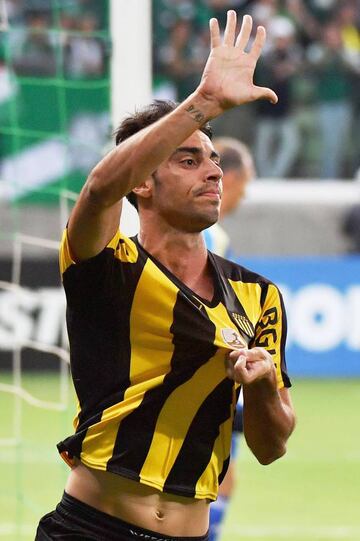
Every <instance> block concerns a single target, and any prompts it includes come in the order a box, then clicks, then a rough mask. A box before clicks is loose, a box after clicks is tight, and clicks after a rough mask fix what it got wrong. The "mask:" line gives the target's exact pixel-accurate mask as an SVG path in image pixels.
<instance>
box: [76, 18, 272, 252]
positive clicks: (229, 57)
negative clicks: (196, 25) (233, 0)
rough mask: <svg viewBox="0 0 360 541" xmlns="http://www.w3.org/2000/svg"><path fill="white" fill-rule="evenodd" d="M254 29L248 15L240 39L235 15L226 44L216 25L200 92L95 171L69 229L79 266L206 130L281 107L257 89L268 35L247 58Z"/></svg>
mask: <svg viewBox="0 0 360 541" xmlns="http://www.w3.org/2000/svg"><path fill="white" fill-rule="evenodd" d="M251 29H252V19H251V17H250V16H249V15H245V17H244V19H243V22H242V26H241V29H240V32H239V35H238V36H236V13H235V12H234V11H229V12H228V17H227V24H226V28H225V33H224V37H223V39H221V37H220V30H219V25H218V22H217V20H216V19H211V21H210V36H211V51H210V55H209V58H208V61H207V63H206V66H205V70H204V73H203V76H202V79H201V82H200V84H199V86H198V88H197V89H196V90H195V91H194V93H193V94H191V95H190V96H189V97H188V98H187V99H186V100H185V101H184V102H183V103H181V104H180V105H179V106H178V107H177V108H176V109H175V110H174V111H173V112H171V113H170V114H168V115H166V116H165V117H163V118H161V119H160V120H158V121H157V122H155V123H154V124H152V125H150V126H148V127H147V128H144V129H143V130H141V131H140V132H138V133H137V134H135V135H133V136H131V137H129V139H127V140H126V141H124V142H122V143H121V144H120V145H119V146H118V147H116V148H115V149H114V150H112V151H111V152H110V153H109V154H107V155H106V156H105V157H104V158H103V159H102V160H101V161H100V162H99V163H98V164H97V165H96V166H95V168H94V169H93V170H92V171H91V173H90V175H89V177H88V179H87V181H86V183H85V185H84V187H83V189H82V191H81V194H80V196H79V199H78V201H77V203H76V205H75V207H74V209H73V212H72V214H71V217H70V220H69V225H68V234H69V242H70V246H71V250H72V255H73V257H74V258H75V259H76V260H83V259H88V258H90V257H92V256H95V255H96V254H98V253H99V252H100V251H101V250H103V248H104V247H105V246H106V245H107V244H108V242H109V241H110V240H111V238H112V237H113V235H114V234H115V232H116V231H117V229H118V227H119V221H120V212H121V199H122V197H124V195H126V194H128V193H129V192H130V191H131V190H133V189H134V188H135V187H137V186H139V185H140V184H142V183H143V182H144V181H146V180H147V179H148V178H149V177H150V176H151V174H152V173H153V172H154V171H155V170H156V168H157V167H158V166H159V165H160V163H161V162H163V161H164V160H166V159H167V158H168V157H169V156H170V155H171V154H172V152H173V151H174V150H175V149H176V148H177V147H178V146H179V145H180V144H181V143H182V142H183V141H184V140H185V139H186V138H187V137H189V136H190V135H191V134H192V133H193V132H194V131H195V130H196V129H197V128H199V127H200V126H201V125H202V124H204V123H205V122H206V121H208V120H211V119H212V118H215V117H217V116H219V115H221V114H222V113H223V112H224V111H225V110H227V109H230V108H232V107H235V106H237V105H241V104H243V103H247V102H251V101H254V100H257V99H260V98H265V99H268V100H270V101H272V102H273V103H276V101H277V96H276V94H275V93H274V92H273V91H272V90H270V89H267V88H262V87H257V86H255V85H254V84H253V75H254V70H255V67H256V62H257V60H258V58H259V56H260V53H261V50H262V47H263V45H264V42H265V29H264V28H263V27H259V28H258V29H257V33H256V37H255V40H254V43H253V45H252V47H251V49H250V51H249V52H248V53H246V52H245V51H244V49H245V47H246V46H247V44H248V41H249V38H250V34H251Z"/></svg>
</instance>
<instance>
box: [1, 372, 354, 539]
mask: <svg viewBox="0 0 360 541" xmlns="http://www.w3.org/2000/svg"><path fill="white" fill-rule="evenodd" d="M4 382H7V383H8V382H9V376H8V375H6V374H4V373H0V383H4ZM359 383H360V382H359V380H351V379H349V380H319V381H315V380H297V381H295V382H294V387H293V390H292V396H293V400H294V404H295V408H296V411H297V416H298V425H297V428H296V431H295V433H294V434H293V436H292V438H291V440H290V442H289V446H288V453H287V455H286V456H285V457H283V458H282V459H281V460H280V461H278V462H276V463H274V464H272V465H270V466H260V465H259V464H257V462H256V460H255V459H254V457H253V456H252V455H251V453H250V452H249V451H248V449H247V448H246V445H245V443H242V446H241V450H240V456H239V459H238V467H237V471H238V485H237V490H236V493H235V495H234V498H233V500H232V502H231V506H230V509H229V512H228V515H227V519H226V523H225V525H224V529H223V536H222V541H237V540H239V541H275V540H276V541H281V540H287V541H289V540H291V541H310V540H311V541H343V540H346V541H359V540H360V432H359V413H358V409H359V404H360V402H359V396H360V386H359ZM23 385H24V387H25V388H26V389H27V390H28V391H29V392H31V393H32V394H33V395H34V396H37V397H39V398H42V399H48V400H56V397H57V396H58V381H57V379H56V378H55V376H54V375H53V374H36V375H24V380H23ZM15 402H16V401H15V399H14V397H13V396H12V395H10V394H8V393H3V392H1V393H0V411H1V423H0V438H5V437H8V436H9V435H10V434H11V431H12V428H13V427H12V418H11V412H12V411H14V407H15ZM21 411H22V421H21V433H22V441H21V443H20V444H19V445H17V446H0V541H30V540H32V539H34V532H35V529H36V524H37V522H38V519H39V518H40V516H41V515H42V514H44V513H46V512H47V511H49V510H51V509H52V508H53V507H54V505H55V504H56V503H57V501H58V500H59V498H60V497H61V493H62V491H63V486H64V481H65V479H66V475H67V471H68V469H67V466H66V465H65V464H63V462H62V460H61V459H59V458H58V455H57V451H56V448H55V444H56V443H57V442H58V441H59V440H60V439H61V438H63V437H64V436H65V435H68V434H69V433H70V432H71V420H72V413H73V406H72V404H71V405H70V407H69V408H68V409H67V410H66V411H62V412H56V411H47V410H42V409H38V408H35V407H33V406H30V405H28V404H26V403H25V402H21ZM6 420H7V421H6Z"/></svg>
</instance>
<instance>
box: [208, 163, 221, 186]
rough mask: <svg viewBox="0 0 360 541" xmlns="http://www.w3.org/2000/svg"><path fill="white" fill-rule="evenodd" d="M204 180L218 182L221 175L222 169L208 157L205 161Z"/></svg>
mask: <svg viewBox="0 0 360 541" xmlns="http://www.w3.org/2000/svg"><path fill="white" fill-rule="evenodd" d="M207 167H208V169H207V172H206V181H209V180H211V181H213V182H220V180H221V179H222V177H223V170H222V169H221V167H220V165H218V164H217V163H215V162H214V161H213V160H211V159H209V160H208V163H207Z"/></svg>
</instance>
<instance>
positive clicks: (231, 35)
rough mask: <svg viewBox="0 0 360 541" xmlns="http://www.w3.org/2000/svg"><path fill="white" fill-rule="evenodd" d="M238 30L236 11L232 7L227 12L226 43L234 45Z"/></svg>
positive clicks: (230, 45)
mask: <svg viewBox="0 0 360 541" xmlns="http://www.w3.org/2000/svg"><path fill="white" fill-rule="evenodd" d="M235 32H236V11H234V10H233V9H230V10H229V11H228V12H227V19H226V27H225V32H224V45H228V46H229V47H234V42H235Z"/></svg>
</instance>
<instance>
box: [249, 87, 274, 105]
mask: <svg viewBox="0 0 360 541" xmlns="http://www.w3.org/2000/svg"><path fill="white" fill-rule="evenodd" d="M255 100H268V101H270V102H271V103H272V104H273V105H275V104H276V103H277V102H278V101H279V98H278V97H277V95H276V94H275V92H274V91H273V90H271V88H266V87H264V86H254V92H253V101H255Z"/></svg>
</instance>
